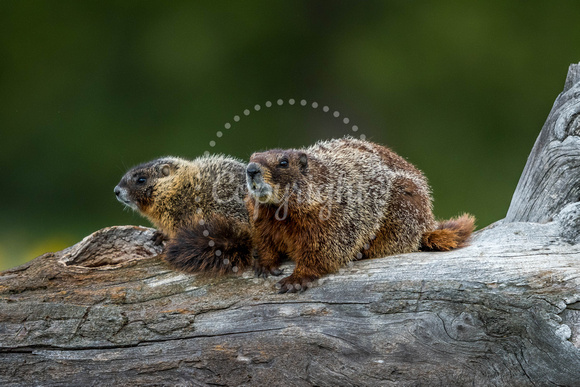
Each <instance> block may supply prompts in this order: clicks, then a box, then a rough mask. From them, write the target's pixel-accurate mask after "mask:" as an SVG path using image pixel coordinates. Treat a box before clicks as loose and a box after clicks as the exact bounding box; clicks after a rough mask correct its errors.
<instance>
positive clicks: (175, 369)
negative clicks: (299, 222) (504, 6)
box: [0, 65, 580, 386]
mask: <svg viewBox="0 0 580 387" xmlns="http://www.w3.org/2000/svg"><path fill="white" fill-rule="evenodd" d="M579 69H580V67H579V65H573V66H571V69H570V73H569V74H572V75H569V77H568V81H567V82H566V89H565V91H564V92H563V93H562V94H561V95H560V96H559V97H558V99H557V101H556V104H555V105H554V109H553V110H552V112H551V113H550V116H549V117H548V123H547V124H546V125H545V126H544V128H543V129H542V132H541V133H540V136H539V138H538V141H537V142H536V145H535V146H534V150H533V151H532V154H531V155H530V159H529V160H528V164H527V165H526V167H525V170H524V173H523V175H522V179H521V180H520V183H519V184H518V188H517V189H516V193H515V194H514V200H513V201H512V205H511V206H510V209H509V211H508V216H507V217H506V218H505V219H504V220H501V221H498V222H496V223H494V224H493V225H491V226H489V227H487V228H485V229H484V230H481V231H479V232H477V233H476V235H475V236H474V238H473V241H472V243H471V245H470V246H468V247H466V248H463V249H459V250H456V251H451V252H432V253H425V252H419V253H412V254H404V255H398V256H390V257H385V258H381V259H373V260H363V261H357V262H354V263H352V264H351V265H349V266H347V267H345V268H343V269H341V270H340V271H339V272H337V273H335V274H333V275H329V276H326V277H324V278H322V279H321V280H319V282H318V284H317V285H316V286H315V287H313V288H312V289H309V290H307V291H305V292H303V293H296V294H277V293H276V291H275V288H274V283H275V282H276V280H277V279H276V278H272V277H270V278H266V279H263V278H255V277H254V275H253V273H252V272H251V271H246V272H243V273H241V274H238V275H231V276H224V277H207V276H200V275H186V274H182V273H178V272H175V271H173V270H171V269H170V268H169V267H168V266H167V265H166V264H165V263H164V262H163V261H162V259H160V258H161V257H160V255H161V254H162V248H161V247H159V246H155V245H154V244H153V243H152V241H151V239H152V237H153V233H154V230H152V229H150V228H146V227H138V226H116V227H110V228H105V229H103V230H99V231H97V232H96V233H94V234H92V235H89V236H88V237H86V238H85V239H84V240H83V241H81V242H80V243H78V244H77V245H75V246H72V247H70V248H67V249H65V250H63V251H60V252H57V253H47V254H45V255H42V256H40V257H38V258H36V259H34V260H33V261H31V262H29V263H27V264H25V265H22V266H19V267H16V268H14V269H11V270H7V271H5V272H3V273H0V359H1V362H0V385H2V386H20V385H43V386H62V385H94V384H97V385H107V384H110V385H124V386H125V385H172V386H173V385H183V386H202V385H224V386H230V385H232V386H239V385H255V386H278V385H291V386H312V385H316V386H337V385H341V386H342V385H344V386H354V385H365V386H366V385H368V386H390V385H425V386H431V385H445V386H448V385H474V386H490V385H495V386H497V385H510V386H513V385H517V386H532V385H551V384H555V385H567V386H574V385H578V384H579V383H580V382H579V381H580V245H579V244H578V242H579V239H580V238H579V235H580V217H579V216H578V215H579V212H580V209H579V208H578V203H577V200H578V197H577V196H574V195H575V193H574V192H577V189H578V187H579V185H578V177H579V174H578V173H575V172H574V170H575V166H574V165H576V164H574V163H577V160H571V161H570V163H571V164H570V165H572V167H570V168H568V164H567V163H563V161H562V160H563V159H562V158H565V157H573V156H574V155H576V154H577V152H578V149H579V147H578V143H577V136H578V133H579V132H580V129H578V123H579V121H578V119H577V117H578V115H577V113H572V112H573V111H576V110H574V109H577V106H578V103H579V101H580V99H579V96H580V84H579V83H578V74H579V72H580V71H579ZM559 153H561V154H559ZM546 155H547V156H546ZM548 156H549V157H548ZM550 160H552V161H550ZM576 172H577V170H576ZM557 187H559V190H557V189H556V188H557ZM575 190H576V191H575ZM544 195H545V196H546V197H543V196H544ZM553 195H555V196H553ZM552 196H553V197H552ZM290 270H292V264H290V263H288V264H286V265H285V271H287V272H289V271H290Z"/></svg>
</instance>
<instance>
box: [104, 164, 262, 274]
mask: <svg viewBox="0 0 580 387" xmlns="http://www.w3.org/2000/svg"><path fill="white" fill-rule="evenodd" d="M244 171H245V165H244V164H243V163H242V162H241V161H239V160H236V159H234V158H231V157H226V156H204V157H199V158H196V159H194V160H191V161H189V160H184V159H181V158H177V157H162V158H159V159H156V160H153V161H150V162H147V163H144V164H141V165H138V166H136V167H134V168H132V169H130V170H129V171H128V172H127V173H126V174H125V175H124V176H123V178H122V179H121V181H120V182H119V184H118V185H117V186H116V187H115V194H116V196H117V199H118V200H119V201H120V202H121V203H123V204H125V205H127V206H128V207H130V208H132V209H134V210H136V211H138V212H140V213H141V214H142V215H143V216H145V217H146V218H148V219H149V220H150V221H151V223H153V225H155V226H156V227H157V229H158V233H159V234H158V237H159V239H158V241H159V242H161V240H163V239H167V240H168V243H167V248H166V254H165V259H166V261H167V262H168V263H169V264H171V265H172V266H173V267H175V268H177V269H180V270H184V271H188V272H198V271H205V272H208V271H209V272H226V271H229V270H233V271H237V270H238V269H239V268H242V267H243V266H245V265H247V264H248V263H249V261H250V260H251V253H250V251H249V249H250V247H249V246H248V243H247V242H246V241H245V240H244V238H246V239H248V238H249V232H250V231H249V223H248V213H247V210H246V208H245V205H244V201H243V199H244V197H245V195H246V185H245V177H244ZM210 223H211V225H210ZM214 223H215V224H214ZM230 235H236V236H237V237H236V239H234V240H233V241H231V242H229V243H228V244H227V245H225V246H224V245H222V244H220V245H216V244H215V242H214V243H213V244H212V243H210V241H211V240H212V239H216V238H217V239H218V240H223V239H224V237H226V238H227V237H228V236H230ZM220 238H221V239H220ZM220 248H221V250H220Z"/></svg>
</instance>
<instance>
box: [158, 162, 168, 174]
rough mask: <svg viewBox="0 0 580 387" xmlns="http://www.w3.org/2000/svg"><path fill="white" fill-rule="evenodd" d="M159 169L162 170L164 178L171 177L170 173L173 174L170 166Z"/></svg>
mask: <svg viewBox="0 0 580 387" xmlns="http://www.w3.org/2000/svg"><path fill="white" fill-rule="evenodd" d="M159 169H160V170H161V173H162V174H163V176H169V173H170V172H171V168H170V167H169V164H163V165H162V166H161V167H159Z"/></svg>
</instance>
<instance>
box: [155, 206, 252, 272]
mask: <svg viewBox="0 0 580 387" xmlns="http://www.w3.org/2000/svg"><path fill="white" fill-rule="evenodd" d="M251 252H252V238H251V233H250V225H249V224H248V223H244V222H241V221H239V220H236V219H232V218H226V217H225V216H223V215H214V216H212V217H211V218H209V219H204V220H202V218H197V217H196V218H195V219H194V220H192V222H191V223H190V224H189V225H187V226H186V227H183V228H182V229H180V230H179V231H178V232H177V233H176V236H175V238H172V239H171V240H169V242H168V243H167V248H166V251H165V260H166V261H167V262H168V263H169V264H170V265H171V266H173V267H174V268H176V269H178V270H182V271H185V272H190V273H199V272H204V273H210V274H225V273H228V272H234V273H236V272H238V271H239V270H242V269H243V268H245V267H246V266H248V265H249V264H250V263H251V261H252V254H251Z"/></svg>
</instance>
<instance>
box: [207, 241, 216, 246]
mask: <svg viewBox="0 0 580 387" xmlns="http://www.w3.org/2000/svg"><path fill="white" fill-rule="evenodd" d="M207 244H208V245H209V247H214V246H215V242H214V241H209V242H208V243H207Z"/></svg>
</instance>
